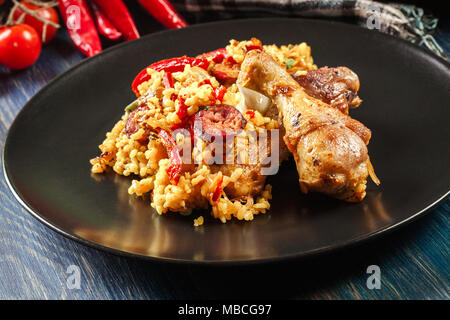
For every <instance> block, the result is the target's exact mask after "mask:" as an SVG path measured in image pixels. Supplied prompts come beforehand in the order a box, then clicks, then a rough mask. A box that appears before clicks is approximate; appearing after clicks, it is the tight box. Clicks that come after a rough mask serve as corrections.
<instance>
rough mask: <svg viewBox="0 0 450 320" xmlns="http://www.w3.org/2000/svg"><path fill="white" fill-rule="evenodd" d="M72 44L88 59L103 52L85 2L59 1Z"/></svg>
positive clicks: (74, 0) (77, 0) (73, 0)
mask: <svg viewBox="0 0 450 320" xmlns="http://www.w3.org/2000/svg"><path fill="white" fill-rule="evenodd" d="M58 4H59V9H60V12H61V15H62V17H63V20H64V22H65V23H66V26H67V32H68V33H69V36H70V38H71V39H72V42H73V43H74V44H75V46H76V47H77V49H78V50H79V51H81V52H82V53H83V54H85V55H86V56H88V57H91V56H93V55H96V54H97V53H100V52H102V45H101V43H100V37H99V35H98V32H97V29H96V28H95V24H94V21H93V20H92V17H91V14H90V13H89V8H88V6H87V4H86V1H85V0H58Z"/></svg>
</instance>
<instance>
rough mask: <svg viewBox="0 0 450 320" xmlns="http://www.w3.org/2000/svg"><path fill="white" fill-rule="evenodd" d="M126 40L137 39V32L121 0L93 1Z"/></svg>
mask: <svg viewBox="0 0 450 320" xmlns="http://www.w3.org/2000/svg"><path fill="white" fill-rule="evenodd" d="M94 2H95V3H96V4H97V5H98V6H99V7H100V9H101V10H102V11H103V12H104V13H105V15H106V16H107V17H108V19H109V20H110V21H111V22H112V24H113V25H114V26H115V27H116V28H117V29H118V30H119V31H120V32H121V33H122V35H123V37H124V38H125V39H126V40H134V39H138V38H139V37H140V36H139V32H138V30H137V28H136V24H135V23H134V21H133V18H131V15H130V12H129V11H128V9H127V7H126V6H125V4H124V3H123V1H122V0H94Z"/></svg>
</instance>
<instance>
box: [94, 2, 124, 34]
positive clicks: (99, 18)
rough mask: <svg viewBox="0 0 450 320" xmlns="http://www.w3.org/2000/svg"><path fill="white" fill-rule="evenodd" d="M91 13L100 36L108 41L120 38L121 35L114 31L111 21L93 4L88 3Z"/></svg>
mask: <svg viewBox="0 0 450 320" xmlns="http://www.w3.org/2000/svg"><path fill="white" fill-rule="evenodd" d="M90 5H91V8H92V13H93V14H94V19H95V23H96V25H97V28H98V31H99V32H100V34H101V35H103V36H105V37H106V38H108V39H110V40H117V39H119V38H120V37H121V36H122V33H121V32H120V31H119V30H117V29H116V27H115V26H114V25H113V24H112V22H111V20H109V19H108V17H107V16H106V15H105V13H104V12H103V11H102V10H100V8H99V7H98V6H97V5H96V4H95V3H94V2H90Z"/></svg>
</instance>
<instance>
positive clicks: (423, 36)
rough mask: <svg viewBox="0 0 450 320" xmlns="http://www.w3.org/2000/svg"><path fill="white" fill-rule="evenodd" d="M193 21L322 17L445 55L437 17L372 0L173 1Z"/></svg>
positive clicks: (406, 6)
mask: <svg viewBox="0 0 450 320" xmlns="http://www.w3.org/2000/svg"><path fill="white" fill-rule="evenodd" d="M172 2H173V3H174V5H175V7H176V8H177V9H178V10H179V11H180V12H181V13H182V14H183V15H184V16H185V17H186V18H188V19H189V20H190V21H195V22H206V21H213V20H224V19H236V18H254V17H273V16H284V17H320V18H333V19H336V18H340V19H343V18H344V19H346V21H348V20H349V19H352V20H353V21H355V22H356V23H358V24H360V25H362V26H364V27H366V28H369V29H378V30H379V31H381V32H384V33H387V34H391V35H394V36H397V37H400V38H403V39H405V40H408V41H411V42H414V43H416V44H418V45H420V46H423V47H425V48H428V49H429V50H431V51H432V52H434V53H435V54H437V55H439V56H441V57H443V58H446V57H445V54H444V51H443V49H442V48H441V47H440V46H439V44H438V43H437V42H436V40H435V39H434V38H433V36H432V33H433V31H434V30H435V29H436V26H437V23H438V20H437V19H436V18H434V17H431V16H427V15H424V12H423V9H421V8H418V7H416V6H413V5H403V4H395V3H391V4H383V3H380V2H376V1H370V0H172Z"/></svg>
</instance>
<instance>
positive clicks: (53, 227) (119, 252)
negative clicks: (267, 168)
mask: <svg viewBox="0 0 450 320" xmlns="http://www.w3.org/2000/svg"><path fill="white" fill-rule="evenodd" d="M258 21H264V22H267V21H272V22H274V21H282V22H286V21H302V22H306V23H312V24H320V25H330V24H331V25H333V24H337V25H340V26H343V27H347V28H350V29H359V30H361V29H362V30H365V31H363V32H373V31H374V30H368V29H366V28H363V27H361V26H358V25H352V24H348V23H343V22H339V21H332V20H324V19H305V18H280V17H271V18H251V19H233V20H223V21H214V22H207V23H199V24H195V25H190V26H188V27H186V28H183V29H196V28H202V27H204V26H217V25H227V24H230V23H245V22H258ZM181 30H182V29H181ZM179 31H180V29H173V30H161V31H158V32H154V33H150V34H147V35H145V36H143V37H141V38H139V39H137V40H134V41H148V40H149V39H150V38H152V37H154V36H158V35H161V34H167V33H176V32H179ZM373 34H374V35H375V37H382V38H385V39H388V40H390V41H394V42H401V43H403V44H404V45H406V46H408V47H409V48H410V49H412V50H416V51H419V52H420V53H421V54H422V55H425V56H427V57H428V58H429V59H431V60H433V61H434V62H437V63H438V64H441V65H443V66H444V67H446V68H447V71H448V72H450V62H449V61H447V60H444V59H443V58H441V57H438V56H436V55H433V54H432V53H430V52H428V51H427V50H425V49H424V48H422V47H419V46H417V45H414V44H412V43H410V42H408V41H406V40H404V39H401V38H396V37H394V36H391V35H388V34H385V33H381V32H378V31H375V32H374V33H373ZM134 41H127V42H123V43H120V44H117V45H114V46H112V47H110V48H107V49H106V50H104V51H103V52H101V53H100V54H97V55H95V56H93V57H89V58H84V59H83V60H81V61H79V62H78V63H76V64H74V65H72V66H71V67H70V68H68V69H67V70H65V71H63V72H62V73H60V74H58V75H57V76H55V77H54V78H53V79H51V80H50V81H49V82H47V83H46V84H45V85H44V86H43V87H42V88H41V89H39V91H38V92H36V93H35V94H34V95H33V96H32V97H31V98H30V99H29V100H28V101H27V102H26V103H25V104H24V105H23V107H22V108H21V109H20V110H19V112H18V113H17V114H16V116H15V117H14V120H13V121H12V122H11V124H10V126H9V128H8V131H7V133H6V135H5V139H4V145H3V148H2V149H3V150H2V156H1V158H2V170H3V176H4V178H5V181H6V184H7V186H8V188H9V189H10V191H11V193H12V194H13V196H14V198H16V200H17V201H18V202H19V203H20V205H21V206H22V207H23V208H24V209H25V210H26V211H28V212H29V213H30V214H31V216H33V217H34V218H35V219H36V220H37V221H39V222H40V223H41V224H43V225H44V226H45V227H47V228H49V229H51V230H53V231H55V232H57V233H59V234H61V235H62V236H64V237H66V238H68V239H71V240H75V241H76V242H78V243H80V244H82V245H85V246H87V247H91V248H94V249H96V250H101V251H105V252H108V253H111V254H114V255H117V256H123V257H131V258H138V259H142V260H146V261H153V262H158V263H172V264H184V265H186V264H192V265H215V266H237V265H253V264H267V263H274V262H281V261H289V260H295V259H304V258H307V257H312V256H318V255H323V254H324V253H328V252H331V251H338V250H342V249H344V248H348V247H353V246H355V245H359V244H363V243H367V242H369V241H373V240H374V239H377V238H379V237H380V236H382V235H385V234H388V233H390V232H392V231H394V230H397V229H398V228H400V227H402V226H405V225H408V224H409V223H411V222H413V221H415V220H417V218H419V217H421V216H423V215H424V214H425V213H427V212H429V211H430V210H431V209H432V208H433V207H435V206H437V205H438V204H440V203H441V202H443V201H444V200H445V199H446V198H447V197H448V196H449V195H450V188H449V190H447V192H446V193H444V194H443V195H442V196H440V197H439V198H438V199H436V200H435V201H434V202H432V203H431V204H429V205H428V206H426V207H425V208H423V209H422V210H420V211H418V212H416V213H414V214H412V215H411V216H409V217H408V218H406V219H403V220H401V221H399V222H397V223H394V224H391V225H388V226H386V227H384V228H381V229H379V230H376V231H374V232H372V233H369V234H366V235H361V236H358V237H356V238H351V239H349V240H346V241H342V242H338V243H336V244H333V245H328V246H324V247H319V248H315V249H311V250H307V251H304V252H299V253H294V254H287V255H282V256H275V257H269V258H255V259H234V260H193V259H185V258H168V257H157V256H148V255H143V254H139V253H132V252H128V251H123V250H120V249H116V248H112V247H107V246H105V245H102V244H99V243H96V242H93V241H90V240H87V239H84V238H82V237H80V236H77V235H75V234H72V233H69V232H67V231H64V230H63V229H62V228H60V227H58V226H57V225H56V224H54V223H52V222H51V221H48V220H47V219H46V218H44V217H43V216H41V215H40V214H39V213H38V212H37V210H36V211H34V210H33V208H31V206H30V205H29V204H28V203H27V202H26V201H25V200H24V199H22V198H21V196H20V192H19V191H18V190H16V188H15V186H14V185H13V183H12V182H11V181H10V178H9V176H8V169H7V165H6V162H5V154H6V149H7V146H8V141H9V137H10V135H11V131H12V130H11V129H12V128H13V127H14V125H15V123H16V120H17V119H18V118H19V117H20V116H21V115H22V114H23V113H24V110H25V109H26V108H29V107H28V106H29V105H30V104H32V103H33V101H34V100H36V99H38V98H39V96H40V95H42V94H44V92H45V91H46V90H49V89H48V88H49V87H51V86H52V85H53V83H54V82H57V81H59V80H60V79H62V78H64V77H66V76H67V75H69V74H70V73H71V72H72V71H73V70H74V69H77V68H79V67H80V66H82V65H84V64H86V63H91V62H92V61H94V60H96V59H102V58H103V57H104V56H105V55H108V54H111V53H113V52H115V51H116V50H121V48H123V47H126V46H131V45H133V43H134Z"/></svg>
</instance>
